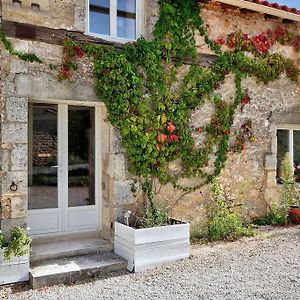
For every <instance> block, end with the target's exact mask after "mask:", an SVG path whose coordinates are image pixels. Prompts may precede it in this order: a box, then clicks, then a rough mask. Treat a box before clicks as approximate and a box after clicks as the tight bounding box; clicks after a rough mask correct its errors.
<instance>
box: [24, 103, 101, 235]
mask: <svg viewBox="0 0 300 300" xmlns="http://www.w3.org/2000/svg"><path fill="white" fill-rule="evenodd" d="M100 124H101V107H100V106H97V105H95V106H78V105H69V104H61V103H57V104H56V103H54V104H52V103H51V104H50V103H29V134H28V137H29V140H28V146H29V148H28V186H29V197H28V226H29V227H30V233H31V234H32V235H35V234H37V235H39V234H49V233H59V232H70V231H73V232H76V231H80V230H92V229H99V228H100V198H101V190H100V183H101V178H100V145H99V144H100V126H101V125H100Z"/></svg>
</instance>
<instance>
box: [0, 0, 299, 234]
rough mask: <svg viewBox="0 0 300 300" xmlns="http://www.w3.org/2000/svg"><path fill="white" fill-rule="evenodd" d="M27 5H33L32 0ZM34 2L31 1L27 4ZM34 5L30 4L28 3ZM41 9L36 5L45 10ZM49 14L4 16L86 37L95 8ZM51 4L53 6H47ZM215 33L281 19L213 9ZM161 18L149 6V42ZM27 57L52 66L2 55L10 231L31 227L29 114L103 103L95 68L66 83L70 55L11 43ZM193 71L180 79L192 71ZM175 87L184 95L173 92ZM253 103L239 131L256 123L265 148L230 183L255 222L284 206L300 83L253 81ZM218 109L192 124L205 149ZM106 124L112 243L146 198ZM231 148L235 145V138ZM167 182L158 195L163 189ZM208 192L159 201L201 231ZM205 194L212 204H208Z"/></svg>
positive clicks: (230, 192) (233, 168)
mask: <svg viewBox="0 0 300 300" xmlns="http://www.w3.org/2000/svg"><path fill="white" fill-rule="evenodd" d="M25 2H26V1H25ZM27 2H28V3H29V2H30V1H27ZM27 2H26V3H27ZM36 2H37V1H35V3H36ZM37 3H38V4H40V8H41V11H40V12H36V11H34V10H32V9H31V6H28V5H27V6H25V7H15V6H14V5H13V4H12V1H11V0H5V1H4V2H3V12H2V15H3V18H5V19H7V20H13V21H19V22H24V23H33V24H36V25H43V26H49V27H52V28H66V29H71V30H77V31H81V32H84V31H85V30H86V28H85V27H86V22H85V18H86V7H87V5H86V1H80V0H62V1H56V0H50V1H45V0H39V1H38V2H37ZM47 4H48V6H47ZM201 15H202V17H203V19H204V22H205V24H206V26H207V28H208V32H209V34H210V35H211V37H212V38H213V39H218V38H221V37H224V36H226V35H227V34H228V33H231V32H234V31H237V30H242V31H243V32H245V33H251V34H258V33H260V32H262V31H266V30H267V29H275V28H276V27H277V26H278V25H280V24H281V22H280V21H279V20H276V19H275V20H271V19H269V20H265V19H264V18H263V16H262V15H260V14H258V13H249V12H248V13H242V12H240V11H239V10H238V9H235V8H226V9H225V8H224V9H223V8H222V7H221V5H220V4H218V3H210V4H207V5H204V6H203V8H202V13H201ZM158 16H159V5H158V1H157V0H153V1H150V0H149V1H145V16H144V20H145V28H144V30H143V32H144V35H145V37H146V38H148V39H151V38H152V37H153V35H152V31H153V28H154V24H155V22H156V20H157V18H158ZM287 27H289V28H290V29H291V30H292V31H294V32H297V31H299V28H300V25H299V24H298V25H295V24H288V25H287ZM10 40H11V41H12V43H13V45H14V46H15V47H16V49H18V50H22V51H29V52H33V53H36V54H37V55H38V56H39V57H40V58H41V59H42V60H43V61H44V63H43V64H38V63H24V62H23V61H20V60H18V59H16V58H13V57H11V56H10V55H9V54H8V53H7V51H5V50H2V51H1V53H0V54H1V68H0V75H1V81H0V88H1V93H0V96H1V103H0V115H1V123H0V130H1V135H0V144H1V151H0V174H1V178H0V181H1V184H0V192H1V195H2V198H1V203H3V209H2V210H1V216H2V217H3V218H4V220H2V225H1V226H2V228H5V229H4V230H9V228H11V227H12V226H13V225H17V224H20V225H25V223H26V218H25V217H26V209H27V208H26V207H27V138H28V137H27V127H28V126H27V121H28V120H27V114H28V107H27V105H28V101H29V100H31V101H32V100H34V99H39V100H45V101H46V100H49V99H51V100H53V99H55V100H68V101H69V100H70V101H77V103H78V102H82V104H84V102H86V101H93V102H96V101H99V100H98V99H97V97H96V95H95V92H94V89H93V84H94V82H93V79H92V78H93V76H92V74H93V65H92V63H91V62H89V61H88V59H87V58H84V59H83V60H82V61H80V62H79V69H78V71H77V72H75V73H74V77H73V81H74V82H73V83H68V82H58V80H57V73H58V70H57V69H56V70H51V69H50V68H49V64H53V65H56V66H59V64H61V61H62V47H61V46H55V45H48V44H45V43H41V42H34V41H25V40H17V39H10ZM197 45H198V49H199V52H207V53H211V52H210V50H209V49H208V48H207V46H205V43H204V41H203V39H202V38H200V37H198V39H197ZM273 51H276V52H280V53H282V54H283V55H285V56H287V57H290V58H291V59H293V61H295V62H297V63H298V65H300V54H299V53H296V52H295V51H293V50H292V48H291V47H289V46H284V47H283V46H281V45H277V46H275V47H274V48H273ZM187 69H188V67H186V66H184V67H183V68H182V72H181V73H180V74H179V77H178V78H179V81H180V78H181V77H180V76H181V75H182V74H183V73H184V72H186V71H187ZM172 88H175V87H172ZM243 88H244V89H247V91H248V94H249V96H250V97H251V102H250V103H249V104H248V105H246V106H245V107H244V110H243V112H241V111H240V109H239V108H238V109H237V112H236V118H235V120H234V124H233V132H234V131H235V130H237V129H238V128H239V126H240V125H241V124H242V123H243V122H244V121H245V120H247V119H251V120H252V122H253V131H254V134H255V136H256V137H257V142H255V143H252V144H247V145H246V150H245V152H243V153H242V154H238V153H233V152H230V153H229V157H228V161H227V163H226V166H225V169H224V170H223V171H222V174H221V177H220V181H221V184H222V187H223V189H224V190H225V192H226V196H227V198H228V199H230V201H232V203H233V204H235V205H239V206H237V208H236V210H237V211H239V212H241V213H242V214H243V215H244V216H245V217H247V218H253V217H256V216H259V215H262V214H263V213H264V212H265V211H266V208H267V205H269V204H270V203H272V202H274V201H275V202H276V201H278V199H280V189H278V188H277V186H276V181H275V176H276V174H275V168H276V163H277V162H276V124H279V123H292V124H300V84H299V82H298V83H292V82H291V81H290V80H289V79H288V78H287V77H286V76H281V77H280V78H279V79H278V80H276V81H274V82H271V83H269V84H268V85H263V84H261V83H258V82H257V81H256V80H255V79H254V78H247V79H244V80H243ZM234 91H235V87H234V77H233V76H232V75H228V76H226V79H225V81H224V83H223V84H222V85H220V87H219V88H218V89H217V90H216V92H217V93H218V94H220V96H221V97H222V99H223V100H225V101H226V102H228V103H229V102H231V101H233V99H234ZM213 113H214V106H213V104H212V103H211V102H208V101H207V102H206V103H205V104H204V105H203V106H199V107H198V108H197V109H196V110H195V111H194V112H192V114H191V118H190V126H191V129H192V130H193V137H194V140H195V144H196V146H201V144H202V143H203V142H204V140H205V138H206V137H205V134H204V133H203V132H201V130H199V128H201V127H204V126H205V125H206V124H208V123H209V122H210V120H211V116H212V115H213ZM102 118H103V119H102V120H101V122H102V123H101V124H102V126H101V155H102V157H101V162H102V173H101V177H102V178H101V180H102V182H101V183H99V184H101V186H102V191H101V192H102V233H103V236H104V237H106V238H111V236H112V224H113V221H114V219H122V218H123V214H124V212H125V211H126V210H133V211H134V210H136V209H137V205H136V201H137V200H136V198H135V196H134V195H133V193H132V192H131V184H132V182H133V180H132V178H130V175H129V174H128V170H127V168H128V165H127V163H126V159H125V154H124V149H123V148H122V147H121V143H120V134H119V132H118V130H117V129H115V128H112V127H111V126H110V125H109V123H108V122H107V121H104V120H105V119H106V112H105V109H104V108H103V111H102ZM231 142H233V140H232V139H231ZM214 158H215V156H214V155H212V159H211V161H210V165H209V166H208V168H210V169H212V167H213V166H212V164H213V161H214ZM169 168H170V170H171V171H172V172H180V171H181V166H180V162H178V161H177V162H174V163H170V165H169ZM12 182H19V184H18V191H17V192H16V193H13V194H12V193H11V191H10V190H9V187H10V185H11V183H12ZM182 183H188V184H191V185H193V184H197V183H199V179H197V178H196V179H194V180H192V181H191V180H186V179H184V180H182ZM158 186H159V185H158V184H157V186H156V190H157V191H158V190H159V188H158ZM201 192H202V193H200V191H199V190H198V191H195V192H193V193H191V194H186V195H185V194H183V193H182V192H180V191H177V190H176V191H174V190H173V188H172V186H171V185H166V186H164V187H162V188H161V189H160V192H159V193H157V195H156V196H155V201H156V202H158V203H160V204H161V205H163V206H166V207H169V208H170V213H171V215H172V216H174V217H176V218H179V219H186V220H189V221H192V222H194V223H198V222H203V221H204V220H205V219H206V212H205V211H206V207H207V206H209V205H210V203H211V199H210V188H209V187H208V186H205V187H203V188H202V189H201ZM203 193H204V196H203Z"/></svg>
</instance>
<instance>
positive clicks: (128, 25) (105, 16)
mask: <svg viewBox="0 0 300 300" xmlns="http://www.w3.org/2000/svg"><path fill="white" fill-rule="evenodd" d="M141 1H142V0H89V20H88V32H89V33H90V34H93V35H97V36H101V37H104V38H108V39H113V40H124V41H132V40H135V39H137V37H138V36H139V35H140V22H139V18H140V17H141V16H140V14H141V7H140V5H141V3H140V2H141Z"/></svg>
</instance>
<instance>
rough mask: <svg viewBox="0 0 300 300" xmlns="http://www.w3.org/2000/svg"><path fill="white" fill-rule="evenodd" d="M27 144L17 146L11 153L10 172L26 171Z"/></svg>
mask: <svg viewBox="0 0 300 300" xmlns="http://www.w3.org/2000/svg"><path fill="white" fill-rule="evenodd" d="M27 157H28V155H27V144H25V145H23V144H17V145H15V146H14V149H13V150H12V152H11V170H12V171H24V170H27Z"/></svg>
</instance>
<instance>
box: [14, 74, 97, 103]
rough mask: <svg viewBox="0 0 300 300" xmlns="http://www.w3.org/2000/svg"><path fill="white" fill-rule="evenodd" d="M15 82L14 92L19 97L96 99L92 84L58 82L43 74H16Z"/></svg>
mask: <svg viewBox="0 0 300 300" xmlns="http://www.w3.org/2000/svg"><path fill="white" fill-rule="evenodd" d="M15 83H16V94H17V95H18V96H19V97H32V98H37V99H67V100H79V101H95V102H97V101H98V99H97V97H96V94H95V91H94V88H93V86H88V85H82V84H79V83H77V84H76V83H74V84H70V83H68V82H58V81H57V80H54V79H52V78H50V77H49V76H47V75H45V74H38V75H36V76H35V77H31V76H29V75H27V74H17V75H16V77H15Z"/></svg>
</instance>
